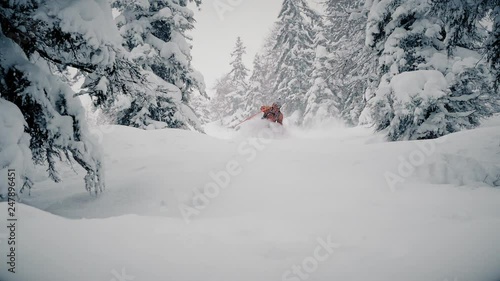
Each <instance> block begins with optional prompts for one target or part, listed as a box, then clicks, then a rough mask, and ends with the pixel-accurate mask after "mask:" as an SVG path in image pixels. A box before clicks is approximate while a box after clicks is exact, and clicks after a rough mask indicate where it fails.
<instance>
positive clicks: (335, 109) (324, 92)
mask: <svg viewBox="0 0 500 281" xmlns="http://www.w3.org/2000/svg"><path fill="white" fill-rule="evenodd" d="M322 29H323V27H322V26H321V27H320V28H319V29H318V31H317V32H316V37H315V39H314V45H315V46H316V56H315V59H314V64H313V71H312V79H313V84H312V86H311V88H310V89H309V91H308V92H307V94H306V102H307V105H306V110H305V113H304V125H312V124H315V123H317V122H320V121H323V120H325V119H331V118H337V117H338V116H339V107H340V97H339V96H337V95H336V94H335V93H333V92H332V87H331V84H329V83H328V82H329V78H330V73H331V72H332V70H333V69H332V66H331V65H330V64H329V61H328V58H329V55H330V53H329V52H328V50H327V48H326V45H327V39H326V38H325V36H324V34H323V31H322Z"/></svg>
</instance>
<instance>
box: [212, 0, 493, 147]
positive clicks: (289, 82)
mask: <svg viewBox="0 0 500 281" xmlns="http://www.w3.org/2000/svg"><path fill="white" fill-rule="evenodd" d="M499 24H500V8H499V7H498V3H496V2H495V1H490V0H481V1H478V3H472V2H470V1H465V0H442V1H441V0H434V1H425V2H424V1H411V0H405V1H396V0H386V1H371V0H329V1H325V2H324V3H323V9H322V11H315V10H313V9H311V8H310V7H309V5H308V3H307V2H306V1H305V0H284V1H283V5H282V10H281V12H280V14H279V16H278V18H277V21H276V23H275V25H274V27H273V28H272V29H271V31H270V34H269V35H268V36H267V38H266V39H265V43H264V46H263V47H262V49H261V51H260V52H259V53H258V54H257V55H256V56H255V58H254V65H253V72H252V73H251V74H250V75H249V77H248V79H246V80H244V81H240V82H239V84H241V85H246V87H240V88H238V89H237V90H236V89H235V88H234V87H233V88H231V87H229V88H228V87H227V83H226V82H225V81H227V77H226V76H224V77H222V78H221V79H220V80H219V81H218V83H217V84H216V86H215V92H216V96H215V98H214V99H213V100H212V108H213V109H214V110H216V111H217V110H218V115H217V116H215V117H216V119H221V118H222V117H224V118H223V119H222V123H223V124H226V125H228V124H232V123H233V124H234V122H235V120H240V119H241V118H242V117H245V116H249V115H251V113H253V112H255V111H256V110H258V108H259V107H260V105H262V104H266V103H268V104H269V103H272V102H273V101H274V100H276V99H279V98H280V99H282V100H283V101H284V103H285V105H284V108H283V111H284V113H285V116H286V118H287V119H288V121H289V122H290V123H293V124H297V125H303V126H310V125H314V124H317V123H319V122H322V121H324V120H327V119H329V118H334V119H339V120H342V121H343V122H344V123H345V124H346V125H347V126H356V125H359V124H369V125H373V126H374V127H375V128H376V129H377V130H378V131H384V132H385V133H386V135H387V138H388V139H389V140H413V139H429V138H436V137H439V136H443V135H446V134H449V133H452V132H456V131H459V130H462V129H469V128H473V127H476V126H478V125H479V122H480V120H481V119H482V118H485V117H488V116H490V115H491V114H492V113H494V112H498V111H499V109H500V104H499V91H498V83H499V81H500V79H499V55H498V53H499V52H498V50H499V49H498V48H499V44H500V43H499V36H498V35H499V27H500V25H499ZM240 48H241V47H240ZM232 66H233V68H232V70H231V71H232V72H234V71H235V67H237V66H235V65H234V64H233V65H232ZM391 81H392V82H391ZM428 82H429V83H428ZM402 85H404V87H403V86H402ZM425 85H434V86H433V87H430V86H427V87H424V86H425ZM228 104H231V106H228ZM234 104H236V105H237V106H236V107H237V109H238V110H235V109H234V108H233V106H234ZM242 113H244V114H242Z"/></svg>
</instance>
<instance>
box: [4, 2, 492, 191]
mask: <svg viewBox="0 0 500 281" xmlns="http://www.w3.org/2000/svg"><path fill="white" fill-rule="evenodd" d="M190 2H193V4H195V5H200V4H201V0H189V1H188V0H141V1H139V0H109V1H108V0H75V1H68V2H65V1H55V0H47V1H44V0H10V1H2V2H1V4H0V46H1V47H0V50H1V51H0V129H1V135H0V149H1V151H0V156H1V157H0V171H1V172H2V173H6V172H7V169H8V167H16V169H17V171H18V174H20V175H21V176H22V182H21V183H19V184H20V185H22V186H24V187H25V188H30V186H31V185H32V171H33V165H44V166H46V167H47V173H48V176H49V177H50V178H51V179H52V180H54V181H56V182H57V181H59V180H60V176H59V174H58V170H57V162H60V161H67V162H76V163H77V164H78V165H79V166H81V167H83V168H84V169H85V170H86V172H87V174H86V176H85V182H86V188H87V190H88V191H90V192H95V193H98V192H100V191H101V190H102V189H103V187H104V184H103V172H102V169H103V168H102V159H101V157H102V156H101V152H100V148H99V145H98V144H96V143H95V141H93V139H92V137H91V135H90V133H89V131H88V127H87V123H86V122H87V121H86V120H85V109H84V108H83V107H82V105H81V102H80V100H79V98H78V95H89V96H90V97H91V98H92V101H93V106H94V107H95V108H96V109H99V110H101V111H102V112H103V113H104V114H106V115H108V116H109V118H110V120H111V122H112V123H114V124H119V125H126V126H133V127H137V128H142V129H161V128H181V129H190V130H198V131H202V127H201V125H202V122H209V121H215V120H222V123H223V124H225V125H229V124H234V123H235V122H237V121H239V120H242V119H243V118H245V117H247V116H249V115H250V114H252V113H254V112H255V111H256V110H258V108H259V107H260V106H261V105H262V104H269V103H271V102H273V101H274V100H276V99H281V100H283V102H284V106H283V112H284V113H285V116H286V119H287V121H288V122H289V124H296V125H299V126H310V125H314V124H316V123H317V122H318V121H323V120H327V119H331V118H334V119H339V120H342V121H343V122H344V123H345V124H347V125H348V126H355V125H358V124H371V125H373V126H374V128H376V129H377V130H378V131H383V132H385V133H386V135H387V138H388V139H389V140H414V139H429V138H436V137H439V136H443V135H446V134H449V133H452V132H456V131H459V130H462V129H469V128H473V127H475V126H478V125H479V123H480V121H481V119H482V118H485V117H488V116H490V115H491V114H493V113H495V112H498V111H499V108H500V104H499V90H498V89H499V88H498V87H499V81H500V55H499V54H500V41H499V40H500V39H499V38H500V35H499V34H500V7H499V5H498V1H497V0H478V1H472V2H471V1H466V0H432V1H419V0H327V1H325V2H324V9H322V11H316V10H314V9H312V8H311V7H310V6H309V4H308V2H307V1H306V0H284V1H283V4H282V9H281V11H280V13H279V15H277V20H276V22H275V24H274V26H272V27H270V32H269V34H268V35H267V37H266V38H265V40H264V44H263V46H262V49H261V50H260V51H259V53H258V54H257V55H255V57H254V60H253V66H252V71H250V70H249V68H248V67H247V66H245V65H244V63H243V57H244V56H245V55H246V49H245V46H244V42H243V40H242V39H241V38H237V40H236V44H235V47H234V50H233V52H232V53H231V54H230V55H231V64H230V67H231V70H230V71H229V72H228V73H227V74H225V75H223V76H222V77H221V78H220V79H219V80H218V81H217V83H216V85H215V88H214V90H215V96H214V97H213V98H212V100H211V102H210V105H209V106H208V107H204V106H203V105H205V104H207V102H206V98H207V96H206V93H205V85H204V81H203V77H202V75H201V74H200V73H198V72H197V71H196V70H195V69H193V67H192V65H191V61H192V57H191V45H190V38H189V36H188V35H187V34H186V32H188V31H189V30H191V29H193V28H194V25H195V19H194V14H193V11H192V10H191V9H190V8H189V7H188V4H189V3H190ZM112 9H115V11H117V12H118V13H119V15H118V16H117V17H116V18H113V14H112ZM89 19H91V20H89ZM69 68H72V69H76V71H78V73H79V75H83V77H85V82H84V84H83V86H82V91H81V92H79V93H75V92H73V91H72V90H71V87H70V85H69V84H70V82H69V81H68V79H67V78H66V77H65V73H66V72H67V71H68V69H69ZM193 105H197V106H196V108H197V110H196V112H195V111H194V110H193V108H194V107H193ZM0 185H1V184H0ZM0 190H5V189H4V186H0Z"/></svg>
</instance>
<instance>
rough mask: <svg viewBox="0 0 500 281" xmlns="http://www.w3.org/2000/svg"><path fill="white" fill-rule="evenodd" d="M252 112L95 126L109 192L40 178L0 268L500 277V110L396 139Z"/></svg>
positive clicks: (191, 278)
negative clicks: (224, 122)
mask: <svg viewBox="0 0 500 281" xmlns="http://www.w3.org/2000/svg"><path fill="white" fill-rule="evenodd" d="M260 122H261V121H252V122H249V125H247V128H242V129H241V130H239V131H238V132H236V133H235V132H233V131H228V130H224V129H221V128H218V127H217V126H216V125H214V124H212V125H209V126H207V127H206V131H207V133H208V134H210V135H202V134H198V133H195V132H188V131H180V130H156V131H142V130H137V129H133V128H128V127H120V126H112V127H101V128H100V129H97V130H96V131H95V133H96V135H97V136H98V137H100V138H101V140H102V145H103V146H104V149H103V151H105V160H106V163H105V164H106V171H107V173H106V182H107V187H106V191H105V192H104V193H103V194H101V195H100V196H99V197H97V198H95V197H94V196H91V195H89V194H87V193H86V192H85V191H84V187H83V183H82V180H81V178H82V177H83V176H82V175H83V173H82V172H81V171H79V170H77V172H79V174H78V175H75V174H74V172H73V171H72V170H70V169H65V170H64V171H65V172H64V173H63V174H62V176H63V178H64V179H65V181H64V182H63V183H60V184H54V183H53V182H50V181H41V182H37V183H36V186H35V188H34V189H33V190H32V191H31V196H23V203H24V204H18V207H17V209H16V211H17V217H18V218H19V221H18V222H17V224H18V225H17V230H16V256H17V259H16V261H17V263H16V273H15V274H12V273H10V272H7V267H6V266H5V264H6V263H5V254H2V256H1V257H0V260H1V261H2V266H1V267H0V280H5V281H9V280H21V281H31V280H40V281H43V280H47V281H70V280H71V281H125V280H126V281H132V280H134V281H160V280H170V281H183V280H185V281H195V280H196V281H211V280H213V281H233V280H240V281H246V280H248V281H257V280H259V281H272V280H276V281H278V280H290V281H292V280H293V281H298V280H325V281H326V280H328V281H331V280H342V281H347V280H349V281H355V280H356V281H357V280H359V281H367V280H377V281H378V280H380V281H390V280H394V281H413V280H415V281H423V280H425V281H444V280H450V281H469V280H470V281H496V280H498V279H499V278H500V188H499V187H495V185H496V186H499V185H500V118H496V119H492V120H490V121H488V122H486V124H485V125H484V126H483V127H482V128H479V129H476V130H472V131H467V132H461V133H457V134H453V135H450V136H447V137H445V138H442V139H439V140H433V141H413V142H396V143H387V142H384V141H383V140H382V138H381V136H379V135H374V134H373V133H372V131H371V130H370V129H368V128H352V129H348V128H341V127H331V126H330V127H328V126H324V127H323V128H321V129H314V130H309V131H303V130H298V129H292V128H288V129H287V130H286V131H277V130H269V129H267V130H266V129H265V127H263V126H262V123H260ZM248 126H251V127H248ZM249 128H250V129H249ZM252 136H253V137H252ZM255 136H260V137H261V138H255ZM29 205H31V206H29ZM35 207H36V208H35ZM0 209H1V210H4V211H0V220H1V221H4V222H5V221H6V217H5V216H6V213H7V211H6V210H7V204H6V203H1V204H0ZM7 230H8V229H7V228H6V227H1V228H0V238H6V235H7ZM0 242H1V243H0V250H1V251H0V252H1V253H6V252H7V247H8V245H7V243H6V240H5V239H1V240H0Z"/></svg>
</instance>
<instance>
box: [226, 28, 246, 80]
mask: <svg viewBox="0 0 500 281" xmlns="http://www.w3.org/2000/svg"><path fill="white" fill-rule="evenodd" d="M246 53H247V51H246V48H245V46H243V42H242V41H241V37H238V38H237V39H236V46H235V48H234V51H233V52H232V53H231V57H232V58H233V60H232V61H231V63H230V64H231V67H232V70H231V72H230V75H231V76H232V79H233V81H234V82H235V83H237V84H244V83H245V81H246V79H247V76H248V71H249V70H248V69H247V68H246V67H245V65H244V64H243V55H244V54H246Z"/></svg>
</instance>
